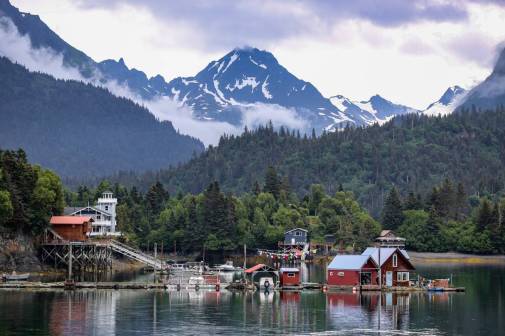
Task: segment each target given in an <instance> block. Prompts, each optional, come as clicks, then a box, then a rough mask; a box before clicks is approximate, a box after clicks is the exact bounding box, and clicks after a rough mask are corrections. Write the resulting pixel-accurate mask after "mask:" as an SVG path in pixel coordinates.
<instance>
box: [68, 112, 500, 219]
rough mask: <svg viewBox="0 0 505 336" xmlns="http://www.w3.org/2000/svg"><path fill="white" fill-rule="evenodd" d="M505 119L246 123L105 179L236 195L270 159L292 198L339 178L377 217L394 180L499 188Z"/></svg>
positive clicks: (416, 187)
mask: <svg viewBox="0 0 505 336" xmlns="http://www.w3.org/2000/svg"><path fill="white" fill-rule="evenodd" d="M503 125H505V109H504V108H500V109H498V110H496V111H487V112H477V111H460V112H459V113H456V114H452V115H450V116H447V117H425V116H419V115H406V116H402V117H396V118H395V119H393V120H392V121H390V122H388V123H387V124H385V125H382V126H379V125H374V126H371V127H367V128H347V129H345V130H342V131H340V132H336V133H328V134H323V135H322V136H321V137H315V136H312V137H311V136H305V135H300V134H299V133H298V132H293V131H288V130H286V129H284V128H280V130H274V128H273V127H272V126H271V125H268V126H265V127H260V128H258V129H256V130H253V131H251V130H247V129H246V130H245V132H244V133H243V134H242V135H241V136H223V137H222V138H221V140H220V142H219V145H218V146H216V147H210V148H209V149H208V150H206V151H205V152H204V153H203V154H201V155H199V156H198V157H195V158H193V159H192V160H190V161H189V162H188V163H187V164H184V165H181V166H180V167H178V168H175V169H168V170H161V171H156V172H149V173H145V174H143V175H139V174H134V173H128V172H122V173H118V174H116V175H115V176H112V177H111V178H109V180H110V181H112V182H118V183H120V184H122V185H125V186H129V187H131V186H136V187H137V188H139V189H140V190H143V191H146V190H147V188H149V186H150V185H152V184H154V183H155V182H156V181H160V182H162V183H163V184H164V185H165V187H166V188H167V190H169V191H170V192H171V193H178V192H191V193H200V192H202V191H203V190H204V189H205V188H206V187H207V186H208V184H209V183H210V182H211V181H218V182H219V184H220V186H221V189H222V190H223V191H225V192H234V193H239V194H240V193H243V192H247V191H250V190H251V188H252V187H253V185H254V184H255V183H256V182H261V181H262V180H263V177H264V175H265V172H266V170H267V168H268V167H269V166H273V167H275V168H276V170H277V172H278V173H279V175H281V176H282V177H283V179H285V180H286V182H287V183H289V185H290V186H291V189H292V191H293V192H295V193H296V194H297V195H298V197H303V196H304V195H305V194H307V193H308V192H309V191H310V186H311V185H312V184H321V185H322V186H323V187H324V189H325V190H326V191H327V192H328V193H329V194H331V195H332V194H334V193H335V192H336V191H337V190H338V187H339V186H340V185H342V186H343V188H344V189H345V190H349V191H352V192H353V193H354V194H355V196H356V198H357V200H358V201H359V203H360V204H361V205H362V206H364V207H365V208H366V209H367V210H368V211H369V212H370V213H371V214H372V215H373V216H374V217H375V218H378V217H379V216H380V214H381V211H382V207H383V204H384V201H385V199H386V197H387V193H388V191H389V190H390V189H391V187H393V186H395V187H396V188H397V189H398V190H399V192H400V193H401V195H402V196H403V197H406V196H407V195H408V194H409V193H411V192H413V193H415V194H422V195H425V194H427V193H428V192H430V191H431V189H432V188H433V186H435V185H438V184H439V183H441V182H443V181H444V180H445V179H446V178H448V179H450V180H452V181H457V182H458V183H461V184H462V185H463V186H464V188H465V190H466V192H467V193H468V194H469V195H472V194H478V195H495V194H499V193H502V192H503V190H504V187H505V170H503V166H504V164H505V129H504V128H503ZM68 182H69V184H73V185H75V186H77V185H79V184H82V182H81V183H79V182H80V181H68ZM98 182H99V181H98ZM96 183H97V182H96V181H95V182H93V181H86V183H84V184H87V185H93V184H94V185H96Z"/></svg>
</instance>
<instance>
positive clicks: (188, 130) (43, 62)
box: [0, 17, 241, 145]
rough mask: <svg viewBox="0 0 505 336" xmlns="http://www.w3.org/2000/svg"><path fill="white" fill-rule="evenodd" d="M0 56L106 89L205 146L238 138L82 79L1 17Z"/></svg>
mask: <svg viewBox="0 0 505 336" xmlns="http://www.w3.org/2000/svg"><path fill="white" fill-rule="evenodd" d="M0 41H2V43H0V55H2V56H5V57H7V58H8V59H10V60H11V61H12V62H16V63H18V64H21V65H23V66H24V67H26V68H27V69H28V70H30V71H36V72H42V73H47V74H49V75H51V76H53V77H55V78H58V79H65V80H78V81H82V82H86V83H91V84H93V85H95V86H100V87H103V88H106V89H108V90H109V91H110V92H111V93H112V94H114V95H116V96H119V97H125V98H128V99H130V100H133V101H135V102H137V103H139V104H140V105H142V106H145V107H146V108H148V109H149V111H151V113H153V114H154V115H155V116H156V117H157V118H158V119H159V120H162V121H171V122H172V124H173V125H174V127H175V128H176V129H179V131H180V132H181V133H184V134H189V135H192V136H195V137H197V138H200V139H201V140H202V142H203V143H204V144H205V145H209V144H216V143H217V142H218V141H219V137H220V136H221V135H222V134H224V133H227V134H238V133H240V132H241V129H240V128H238V127H235V126H233V125H231V124H228V123H224V122H212V121H210V122H204V121H198V120H195V119H193V118H192V117H191V111H190V110H188V109H185V108H181V107H179V106H178V105H177V103H175V102H173V101H172V100H171V99H169V98H166V97H164V98H160V99H156V100H153V101H146V100H143V99H142V98H141V97H140V96H138V95H137V94H135V93H133V92H132V91H131V90H130V89H129V88H128V87H127V86H125V85H121V84H119V83H118V82H116V81H107V82H103V81H102V80H101V79H102V78H101V75H100V74H99V73H97V74H96V75H95V76H94V77H93V78H84V77H83V76H82V75H81V74H80V72H79V70H78V69H76V68H73V67H68V66H66V65H65V64H64V62H63V55H61V54H58V53H56V52H55V51H54V50H53V49H50V48H33V46H32V43H31V40H30V38H29V36H27V35H21V34H20V33H19V31H18V29H17V27H16V26H15V25H14V23H13V22H12V21H11V20H10V19H7V18H5V17H2V18H0Z"/></svg>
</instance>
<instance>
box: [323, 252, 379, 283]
mask: <svg viewBox="0 0 505 336" xmlns="http://www.w3.org/2000/svg"><path fill="white" fill-rule="evenodd" d="M378 268H379V266H378V265H377V263H376V262H375V260H374V259H373V258H372V257H371V256H369V255H337V256H335V258H333V260H332V261H331V263H330V264H329V265H328V270H327V272H328V273H327V283H328V285H329V286H360V285H377V270H378Z"/></svg>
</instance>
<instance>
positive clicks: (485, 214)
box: [477, 199, 495, 232]
mask: <svg viewBox="0 0 505 336" xmlns="http://www.w3.org/2000/svg"><path fill="white" fill-rule="evenodd" d="M493 216H494V215H493V211H492V208H491V202H489V200H487V199H484V200H483V201H482V202H481V204H480V207H479V210H478V213H477V229H478V230H479V231H481V232H482V231H484V230H486V229H487V228H488V227H490V226H491V225H492V223H493V221H494V220H495V219H494V218H493Z"/></svg>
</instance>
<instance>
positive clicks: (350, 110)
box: [330, 95, 419, 125]
mask: <svg viewBox="0 0 505 336" xmlns="http://www.w3.org/2000/svg"><path fill="white" fill-rule="evenodd" d="M330 101H331V102H332V104H333V105H334V106H335V107H336V108H338V109H339V110H340V111H342V112H344V114H345V115H346V116H347V117H348V118H349V119H351V120H353V122H354V123H355V124H356V125H372V124H375V123H379V124H383V123H385V122H386V121H388V120H390V119H391V118H393V117H394V116H397V115H402V114H407V113H418V112H419V111H418V110H416V109H413V108H411V107H408V106H404V105H400V104H395V103H392V102H391V101H389V100H386V99H384V98H383V97H381V96H379V95H375V96H373V97H371V98H370V99H369V100H367V101H353V100H350V99H348V98H346V97H344V96H342V95H337V96H333V97H331V98H330Z"/></svg>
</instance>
